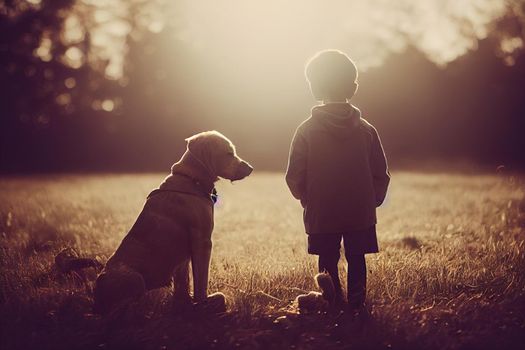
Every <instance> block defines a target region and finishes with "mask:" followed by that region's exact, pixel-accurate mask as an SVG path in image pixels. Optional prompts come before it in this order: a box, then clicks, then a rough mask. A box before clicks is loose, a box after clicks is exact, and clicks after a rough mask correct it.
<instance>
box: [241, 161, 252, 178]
mask: <svg viewBox="0 0 525 350" xmlns="http://www.w3.org/2000/svg"><path fill="white" fill-rule="evenodd" d="M242 165H243V166H244V167H245V168H246V172H247V173H248V174H247V175H246V176H248V175H250V174H251V173H252V171H253V167H252V166H251V165H250V164H249V163H248V162H246V161H244V160H243V161H242Z"/></svg>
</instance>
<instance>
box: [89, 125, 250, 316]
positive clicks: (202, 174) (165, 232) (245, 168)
mask: <svg viewBox="0 0 525 350" xmlns="http://www.w3.org/2000/svg"><path fill="white" fill-rule="evenodd" d="M186 141H187V147H186V152H185V153H184V154H183V156H182V158H181V159H180V160H179V161H178V162H177V163H175V164H174V165H173V166H172V168H171V174H170V175H169V176H168V177H166V179H165V180H164V182H163V183H162V184H161V185H160V186H159V188H158V189H156V190H154V191H153V192H151V193H150V195H149V196H148V198H147V200H146V203H145V205H144V208H143V209H142V212H141V213H140V215H139V216H138V218H137V220H136V222H135V224H134V225H133V227H132V228H131V230H130V231H129V232H128V234H127V235H126V236H125V237H124V239H123V240H122V242H121V244H120V246H119V247H118V248H117V250H116V251H115V253H114V254H113V255H112V256H111V257H110V258H109V260H108V261H107V263H106V266H105V267H104V269H103V271H102V272H101V274H100V275H99V276H98V278H97V281H96V285H95V291H94V297H95V306H94V311H95V312H98V313H102V314H105V313H108V312H109V311H111V310H112V309H113V308H114V307H115V306H116V305H118V304H121V303H122V301H124V300H129V299H132V298H137V297H140V296H142V295H144V294H145V292H146V291H147V290H150V289H154V288H160V287H164V286H167V285H169V284H170V283H171V281H173V282H174V287H175V291H174V301H175V304H177V303H179V304H180V303H189V302H191V297H190V295H189V263H190V261H191V266H192V272H193V284H194V288H193V289H194V301H195V302H196V303H201V304H202V303H206V301H207V300H208V295H207V289H208V273H209V266H210V257H211V250H212V242H211V234H212V230H213V204H214V202H215V201H216V191H215V187H214V184H215V182H216V181H217V180H219V177H221V178H225V179H228V180H231V181H234V180H240V179H243V178H245V177H246V176H248V175H250V173H251V172H252V170H253V168H252V167H251V165H250V164H248V163H247V162H246V161H244V160H242V159H241V158H239V157H238V156H237V154H236V151H235V146H234V145H233V144H232V143H231V141H230V140H228V139H227V138H226V137H225V136H224V135H222V134H221V133H219V132H217V131H207V132H202V133H200V134H197V135H194V136H192V137H190V138H188V139H186ZM221 298H222V301H221V300H218V299H221ZM211 301H213V303H214V304H221V305H222V304H224V296H223V295H222V294H220V295H219V294H217V295H213V297H212V298H211Z"/></svg>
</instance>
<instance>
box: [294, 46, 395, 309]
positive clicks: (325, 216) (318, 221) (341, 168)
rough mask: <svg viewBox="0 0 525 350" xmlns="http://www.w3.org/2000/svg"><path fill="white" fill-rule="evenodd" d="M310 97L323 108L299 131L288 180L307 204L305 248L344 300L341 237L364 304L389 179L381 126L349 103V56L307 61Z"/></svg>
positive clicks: (356, 301) (351, 285)
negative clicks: (379, 208) (368, 256)
mask: <svg viewBox="0 0 525 350" xmlns="http://www.w3.org/2000/svg"><path fill="white" fill-rule="evenodd" d="M305 73H306V78H307V80H308V83H309V84H310V89H311V91H312V94H313V95H314V97H315V98H316V100H318V101H323V103H324V104H323V105H320V106H316V107H314V108H313V109H312V115H311V116H310V118H308V119H307V120H305V121H304V122H303V123H302V124H301V125H299V127H298V128H297V130H296V132H295V135H294V138H293V141H292V147H291V149H290V158H289V162H288V170H287V171H286V182H287V184H288V187H289V188H290V191H291V192H292V194H293V196H294V197H295V198H297V199H299V200H300V201H301V204H302V206H303V208H304V225H305V228H306V233H307V234H308V253H309V254H315V255H318V256H319V261H318V263H319V272H328V274H329V275H330V277H331V279H332V281H333V284H334V290H335V299H334V301H333V302H334V303H335V304H336V305H342V304H344V302H343V291H342V288H341V281H340V280H339V272H338V268H337V263H338V261H339V258H340V249H341V239H342V240H343V243H344V248H345V256H346V261H347V262H348V267H347V275H348V276H347V283H348V286H347V293H348V306H349V308H350V309H352V310H356V309H361V308H362V307H363V306H364V303H365V298H366V259H365V254H369V253H376V252H378V250H379V248H378V245H377V237H376V225H375V224H376V207H377V206H379V205H380V204H381V203H382V202H383V200H384V199H385V195H386V190H387V187H388V183H389V181H390V174H389V173H388V168H387V165H386V158H385V154H384V152H383V147H382V146H381V142H380V141H379V136H378V135H377V131H376V129H375V128H374V127H373V126H372V125H371V124H369V123H368V122H367V121H365V120H364V119H362V118H361V112H360V111H359V110H358V109H357V108H356V107H354V106H352V105H351V104H349V103H348V101H349V100H350V99H351V98H352V97H353V96H354V94H355V92H356V91H357V86H358V84H357V75H358V74H357V67H356V66H355V64H354V63H353V62H352V60H351V59H350V58H349V57H348V56H347V55H345V54H344V53H342V52H340V51H337V50H326V51H321V52H319V53H317V54H316V55H315V56H314V57H312V59H310V61H309V62H308V64H307V66H306V70H305Z"/></svg>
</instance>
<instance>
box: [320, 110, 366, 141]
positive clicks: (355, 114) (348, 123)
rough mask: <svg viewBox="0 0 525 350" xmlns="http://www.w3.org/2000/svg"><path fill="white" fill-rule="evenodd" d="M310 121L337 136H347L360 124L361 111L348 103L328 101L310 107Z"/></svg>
mask: <svg viewBox="0 0 525 350" xmlns="http://www.w3.org/2000/svg"><path fill="white" fill-rule="evenodd" d="M312 121H313V122H314V123H315V124H316V126H317V127H318V128H320V129H323V130H325V131H327V132H328V133H330V134H332V135H334V136H338V137H348V136H349V135H350V134H352V133H353V131H355V130H357V128H358V127H359V125H360V124H361V122H360V121H361V111H360V110H359V109H358V108H357V107H355V106H353V105H351V104H349V103H330V104H325V105H320V106H315V107H314V108H312Z"/></svg>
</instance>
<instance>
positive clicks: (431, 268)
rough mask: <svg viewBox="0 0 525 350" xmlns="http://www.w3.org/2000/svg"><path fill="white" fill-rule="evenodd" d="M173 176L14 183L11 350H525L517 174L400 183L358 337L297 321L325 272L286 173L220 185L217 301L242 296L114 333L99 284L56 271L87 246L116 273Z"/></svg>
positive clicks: (4, 321) (5, 319)
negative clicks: (148, 206) (117, 260)
mask: <svg viewBox="0 0 525 350" xmlns="http://www.w3.org/2000/svg"><path fill="white" fill-rule="evenodd" d="M163 177H164V175H163V174H141V175H133V174H131V175H84V176H81V175H59V176H58V175H57V176H33V177H11V178H9V177H4V178H2V179H0V198H1V200H0V234H1V237H0V258H1V264H2V265H1V267H0V269H1V275H0V278H1V279H0V288H1V289H0V292H1V294H0V302H1V306H0V312H1V321H0V322H1V343H0V347H1V348H2V349H6V350H7V349H26V348H27V349H30V348H34V349H37V348H38V349H58V348H64V349H65V348H68V349H72V348H82V349H110V348H126V349H134V348H136V349H184V348H192V349H202V348H224V349H235V348H245V349H257V348H260V349H266V348H287V349H317V348H318V349H339V348H373V349H376V348H377V349H380V348H385V349H392V348H394V349H407V348H414V349H420V348H432V349H447V348H448V349H456V348H496V347H498V348H502V349H503V348H505V347H507V348H516V349H518V348H523V346H525V258H524V251H525V243H524V242H525V198H524V196H525V186H524V184H525V179H524V178H523V177H520V176H510V175H502V174H499V175H476V176H473V175H459V174H446V173H439V174H430V173H409V172H394V173H393V178H392V183H391V188H390V192H389V195H388V198H387V200H386V202H385V204H384V205H383V207H381V208H380V209H379V211H378V217H379V225H378V238H379V244H380V249H381V252H380V253H379V254H375V255H370V256H368V257H367V262H368V269H369V284H368V306H369V308H370V310H371V317H370V319H369V320H368V321H366V323H365V324H364V325H361V327H359V328H358V329H355V328H352V327H351V325H350V326H348V328H347V327H346V324H344V323H342V322H341V320H340V319H337V318H335V317H333V316H331V315H324V314H320V315H309V316H300V315H296V314H294V310H295V309H294V307H293V305H292V304H291V302H292V300H293V299H294V298H295V297H296V296H297V295H298V294H300V293H302V292H303V291H309V290H314V289H315V286H314V282H313V276H314V274H315V273H316V260H315V257H313V256H309V255H307V254H306V235H305V234H304V231H303V226H302V212H301V208H300V206H299V204H298V203H297V202H295V201H294V200H293V199H292V198H291V196H290V194H289V192H288V191H287V189H286V186H285V183H284V180H283V176H282V174H272V173H266V174H265V173H262V174H261V173H260V174H255V175H253V176H251V177H250V178H248V179H246V180H244V181H240V182H238V183H235V184H233V185H232V184H230V183H229V182H227V181H224V180H223V181H221V182H220V183H219V184H218V191H219V195H220V201H219V203H218V204H217V206H216V211H215V231H214V235H213V241H214V248H213V249H214V250H213V257H212V266H211V278H210V292H214V291H221V292H224V293H225V294H226V295H227V298H228V309H229V311H228V313H227V314H224V315H195V316H192V317H186V318H181V317H178V316H177V315H173V314H172V313H170V309H169V293H170V291H169V289H168V288H165V289H162V290H157V291H153V292H151V293H149V294H148V295H147V297H146V298H144V300H142V301H141V302H140V304H139V306H140V307H136V308H134V310H133V315H132V317H131V316H130V317H125V318H121V319H118V320H115V319H112V320H107V319H101V318H100V317H99V316H97V315H93V314H92V313H91V306H92V298H91V293H92V287H93V281H94V278H95V277H96V271H95V270H94V269H87V270H84V271H80V272H73V273H68V274H61V273H59V272H57V271H56V269H55V268H54V267H53V265H54V257H55V255H56V254H57V253H58V252H59V251H60V250H61V249H62V248H64V247H73V248H74V249H76V250H77V251H78V252H79V254H80V255H81V256H86V257H95V256H98V258H99V259H100V260H101V261H102V262H105V260H106V259H107V258H108V257H109V255H110V254H111V253H112V252H113V250H114V249H115V248H116V247H117V245H118V243H119V242H120V240H121V239H122V237H123V236H124V235H125V234H126V232H127V230H128V229H129V228H130V226H131V225H132V224H133V222H134V220H135V218H136V216H137V214H138V213H139V211H140V209H141V207H142V205H143V202H144V199H145V196H146V195H147V194H148V192H149V191H150V190H151V189H152V188H154V187H156V186H157V185H158V184H159V183H160V182H161V181H162V179H163ZM343 265H344V264H343V262H341V275H342V277H344V272H343V270H342V269H343V268H344V266H343ZM130 312H131V311H130ZM128 314H129V312H128ZM283 315H285V316H286V318H285V319H283V318H281V319H280V322H274V321H275V319H276V318H277V317H279V316H283ZM128 316H129V315H128Z"/></svg>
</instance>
